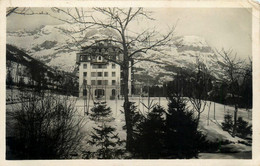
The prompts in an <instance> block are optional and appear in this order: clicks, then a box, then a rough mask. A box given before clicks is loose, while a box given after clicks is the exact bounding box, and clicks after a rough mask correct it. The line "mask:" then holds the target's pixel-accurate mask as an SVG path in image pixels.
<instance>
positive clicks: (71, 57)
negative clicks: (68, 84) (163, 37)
mask: <svg viewBox="0 0 260 166" xmlns="http://www.w3.org/2000/svg"><path fill="white" fill-rule="evenodd" d="M64 29H65V30H66V29H67V30H68V31H69V30H75V29H77V27H76V26H75V27H71V26H69V25H66V24H63V25H47V26H42V27H40V28H38V29H35V30H34V31H18V32H7V44H12V45H15V46H16V47H18V48H21V49H23V50H25V51H26V52H27V53H28V54H29V55H31V56H32V57H34V58H36V59H38V60H40V61H42V62H43V63H45V64H46V65H49V66H51V67H57V68H59V69H61V70H65V71H67V72H72V71H73V69H74V66H75V62H76V53H77V51H79V49H78V48H76V47H75V45H70V44H69V43H73V38H80V37H81V38H82V37H85V38H87V41H86V42H85V43H84V44H85V45H86V44H89V43H91V42H93V41H94V40H95V39H99V38H106V37H107V36H108V35H109V36H111V34H113V37H115V38H118V37H119V36H117V35H116V33H114V32H113V31H108V30H102V29H100V30H99V29H94V30H90V31H87V32H86V33H81V34H80V33H79V34H72V33H64ZM81 44H82V43H81ZM161 50H163V53H162V52H160V53H159V52H156V51H149V52H147V54H145V55H142V56H143V57H142V58H146V57H149V59H150V61H142V62H139V63H137V64H136V65H135V78H136V79H137V81H139V82H144V81H145V80H147V79H146V78H145V77H143V76H148V77H149V76H150V78H151V80H154V81H155V82H154V83H162V82H164V81H168V80H171V79H172V76H173V75H174V74H176V72H175V71H176V69H178V68H184V69H190V70H194V69H195V64H196V62H197V61H198V60H199V61H200V62H204V64H206V65H207V67H208V68H209V69H211V70H212V71H213V72H212V73H213V74H215V76H216V77H219V75H220V74H221V71H220V69H219V68H218V65H217V63H218V57H217V56H216V55H215V54H214V52H213V50H212V49H211V47H210V46H209V45H208V43H207V42H206V40H205V39H204V38H202V37H199V36H179V37H176V38H175V39H174V41H173V44H172V45H171V46H164V47H162V48H161Z"/></svg>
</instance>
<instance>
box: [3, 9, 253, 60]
mask: <svg viewBox="0 0 260 166" xmlns="http://www.w3.org/2000/svg"><path fill="white" fill-rule="evenodd" d="M148 10H151V11H153V17H154V18H155V19H156V22H154V23H152V24H150V25H151V26H156V28H157V29H158V30H163V29H165V27H167V26H172V25H175V24H176V23H177V27H176V35H196V36H201V37H204V38H205V39H206V41H207V42H208V44H209V45H210V46H211V47H213V48H217V49H220V48H222V47H223V48H226V49H229V48H232V49H233V50H234V51H235V52H237V53H238V56H239V57H241V58H247V57H248V56H251V55H252V40H251V36H252V17H251V10H249V9H245V8H154V9H148ZM60 23H61V22H60V21H57V20H55V19H53V18H50V17H48V16H21V15H15V14H13V15H11V16H9V17H8V18H7V30H10V31H16V30H19V29H34V28H36V27H39V26H40V25H50V24H60Z"/></svg>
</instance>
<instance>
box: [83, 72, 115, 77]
mask: <svg viewBox="0 0 260 166" xmlns="http://www.w3.org/2000/svg"><path fill="white" fill-rule="evenodd" d="M87 75H88V73H87V72H83V76H84V77H87ZM115 76H116V72H112V77H115ZM91 77H103V72H91ZM104 77H108V72H104Z"/></svg>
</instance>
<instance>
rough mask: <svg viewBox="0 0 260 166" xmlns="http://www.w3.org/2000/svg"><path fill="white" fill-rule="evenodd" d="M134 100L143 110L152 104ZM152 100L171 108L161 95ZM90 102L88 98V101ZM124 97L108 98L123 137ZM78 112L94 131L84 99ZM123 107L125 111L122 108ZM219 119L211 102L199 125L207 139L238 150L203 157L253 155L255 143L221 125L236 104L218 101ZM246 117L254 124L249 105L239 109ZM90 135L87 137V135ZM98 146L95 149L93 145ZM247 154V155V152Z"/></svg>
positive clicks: (143, 99)
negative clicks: (234, 134) (230, 132)
mask: <svg viewBox="0 0 260 166" xmlns="http://www.w3.org/2000/svg"><path fill="white" fill-rule="evenodd" d="M130 101H132V102H135V105H136V106H137V109H139V110H140V111H141V112H142V113H143V114H145V113H146V112H147V110H146V108H145V107H144V106H143V104H142V103H144V104H145V105H148V98H147V97H146V98H144V97H143V98H140V97H132V98H130ZM150 101H153V103H157V104H158V105H161V106H162V107H164V108H165V109H167V104H168V101H167V100H166V98H162V97H161V98H159V97H153V98H151V100H150ZM86 102H87V103H88V100H87V101H86ZM123 102H124V101H123V100H107V106H109V107H111V110H112V113H113V116H114V118H115V121H114V122H113V124H112V125H113V126H115V127H116V129H117V132H118V133H119V137H120V138H121V139H123V140H125V139H126V132H125V130H123V129H122V127H123V126H124V125H125V118H124V114H123V112H122V110H123ZM89 103H90V104H89V105H90V107H89V111H90V109H91V107H92V106H93V101H92V100H90V101H89ZM76 106H77V110H78V114H79V115H80V116H82V117H83V116H84V117H85V120H86V121H87V123H86V125H85V127H84V131H85V132H86V133H90V132H91V130H92V126H93V124H94V122H93V121H91V120H89V118H88V115H86V114H84V100H83V99H80V98H78V99H77V102H76ZM187 107H188V108H190V109H191V108H192V105H191V104H190V103H189V102H188V103H187ZM209 108H210V112H209V124H208V110H209ZM120 110H121V111H120ZM215 110H216V111H215V112H216V114H215V119H214V103H213V102H212V103H211V104H210V102H207V106H206V108H205V111H204V112H203V113H202V114H201V119H200V124H199V128H200V130H201V131H202V132H203V133H204V134H206V136H207V139H208V140H210V141H217V140H218V141H230V142H231V143H229V144H227V145H222V147H223V148H226V149H228V151H229V152H234V153H228V154H223V153H201V154H200V155H199V157H200V158H202V159H205V158H221V159H222V158H223V159H225V158H250V156H251V151H252V147H251V146H247V145H244V144H241V143H240V141H244V142H247V141H246V140H244V139H241V138H238V137H232V136H231V135H230V134H229V133H228V132H226V131H223V130H222V128H221V122H222V121H223V119H224V115H225V114H226V113H227V112H229V113H230V114H233V112H234V108H232V107H230V106H225V108H224V105H222V104H218V103H215ZM85 111H87V107H86V108H85ZM239 116H241V117H243V119H244V120H246V121H248V122H249V123H250V124H251V123H252V112H251V110H250V111H249V112H248V111H246V110H245V109H239V111H238V117H239ZM87 138H88V137H86V139H87ZM84 144H85V145H86V148H87V149H89V150H91V149H92V148H93V147H91V146H88V145H87V144H86V140H85V141H84ZM93 150H94V149H93ZM243 154H245V155H243Z"/></svg>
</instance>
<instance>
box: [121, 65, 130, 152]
mask: <svg viewBox="0 0 260 166" xmlns="http://www.w3.org/2000/svg"><path fill="white" fill-rule="evenodd" d="M128 66H129V62H128V63H127V64H126V65H125V66H124V67H123V87H122V88H123V95H124V111H125V122H126V150H127V151H131V149H132V142H133V127H132V122H131V114H130V111H131V110H130V103H129V98H128V79H129V78H128V76H129V68H128Z"/></svg>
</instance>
